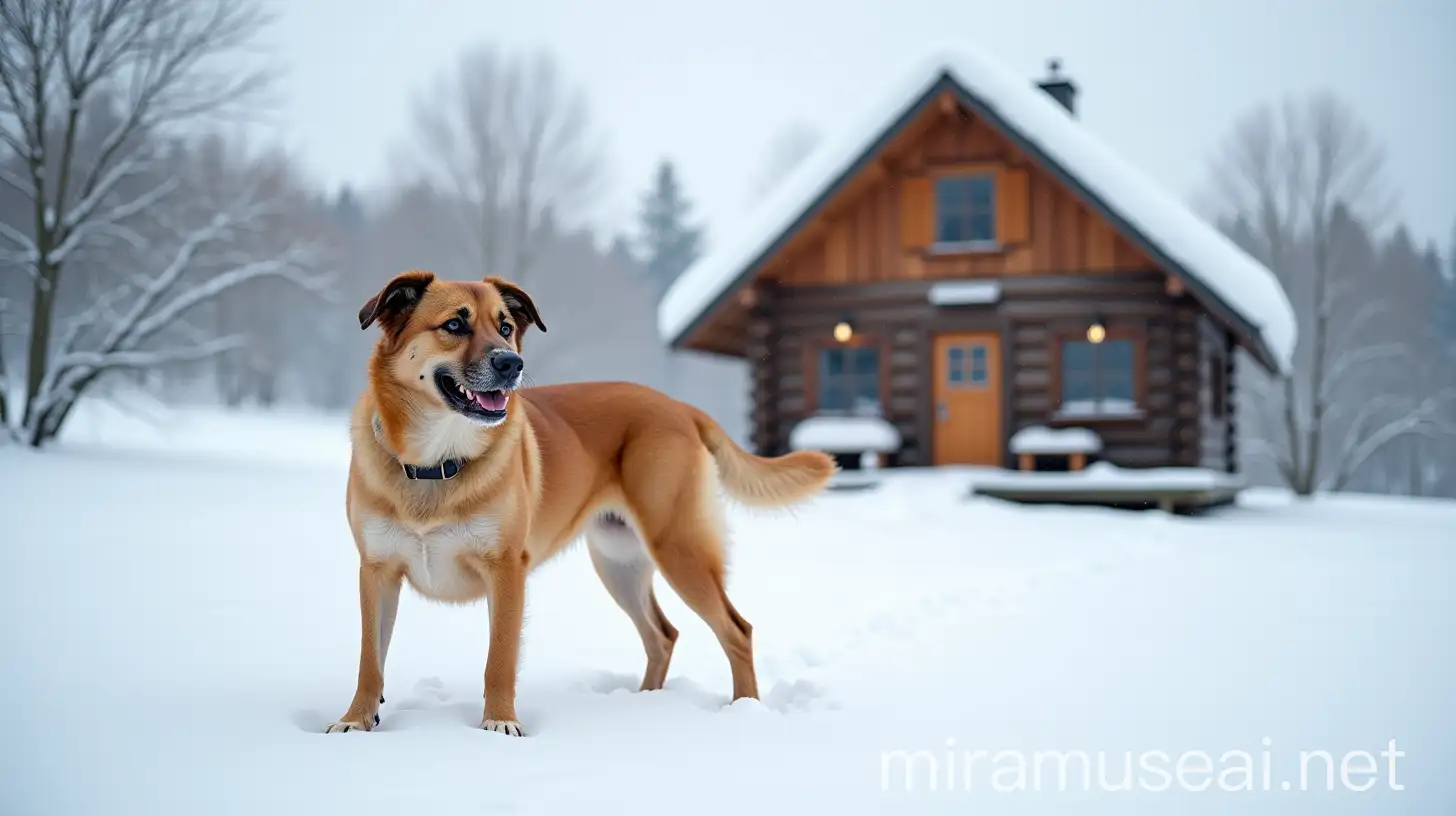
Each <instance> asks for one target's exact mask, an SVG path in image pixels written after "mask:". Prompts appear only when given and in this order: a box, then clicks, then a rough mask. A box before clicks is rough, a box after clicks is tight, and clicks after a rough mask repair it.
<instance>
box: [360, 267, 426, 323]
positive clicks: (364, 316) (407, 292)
mask: <svg viewBox="0 0 1456 816" xmlns="http://www.w3.org/2000/svg"><path fill="white" fill-rule="evenodd" d="M434 279H435V274H434V273H433V272H426V271H424V270H422V269H412V270H410V271H409V272H401V273H400V274H398V275H396V276H395V277H394V280H391V281H390V282H389V283H387V284H385V285H384V288H383V289H381V290H379V294H377V295H375V296H374V297H372V298H369V300H368V301H366V302H365V303H364V307H363V308H361V309H360V310H359V328H360V329H367V328H369V327H370V326H371V325H373V324H374V321H376V320H377V321H379V323H380V325H381V326H383V327H384V328H385V329H394V328H397V327H399V326H400V325H402V324H403V322H404V319H405V318H408V317H409V315H410V312H413V311H414V310H415V306H418V305H419V302H420V298H421V297H423V296H424V294H425V289H426V288H427V287H429V285H430V283H431V281H433V280H434Z"/></svg>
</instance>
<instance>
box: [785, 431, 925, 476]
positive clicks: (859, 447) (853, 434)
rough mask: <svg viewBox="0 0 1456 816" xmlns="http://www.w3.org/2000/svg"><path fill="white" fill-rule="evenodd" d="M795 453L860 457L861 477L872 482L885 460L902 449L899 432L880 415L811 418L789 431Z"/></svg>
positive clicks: (790, 444) (790, 445)
mask: <svg viewBox="0 0 1456 816" xmlns="http://www.w3.org/2000/svg"><path fill="white" fill-rule="evenodd" d="M789 447H790V448H791V449H793V450H817V451H823V452H824V453H828V454H831V455H835V456H858V457H859V467H860V470H861V471H867V473H862V474H861V478H866V477H867V478H870V479H873V478H874V477H873V474H874V471H876V470H878V469H879V467H880V465H881V464H882V457H883V456H885V455H886V454H889V453H894V452H895V451H897V450H899V449H900V431H899V430H897V429H896V428H895V426H894V425H891V424H890V423H889V422H886V421H885V420H884V418H882V417H877V416H812V417H809V418H808V419H805V420H802V421H801V422H799V424H797V425H795V426H794V429H793V430H792V431H790V432H789Z"/></svg>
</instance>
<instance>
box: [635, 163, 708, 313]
mask: <svg viewBox="0 0 1456 816" xmlns="http://www.w3.org/2000/svg"><path fill="white" fill-rule="evenodd" d="M691 212H692V205H691V204H690V203H689V202H688V200H687V198H686V196H684V195H683V191H682V185H681V184H680V183H679V182H678V178H677V171H676V170H675V169H674V168H673V165H672V162H670V161H667V160H663V161H662V162H661V163H660V164H658V166H657V172H656V173H655V174H654V175H653V180H652V186H651V187H650V188H649V189H648V190H647V192H646V193H644V194H643V196H642V206H641V209H640V210H639V211H638V220H639V222H640V224H639V226H640V229H641V234H640V235H639V237H638V240H639V242H640V243H641V247H642V254H643V256H644V259H645V272H646V275H647V278H648V281H649V284H650V285H651V287H652V293H653V297H655V298H661V297H662V295H663V293H665V292H666V291H667V288H668V287H669V286H671V285H672V282H673V281H675V280H677V276H678V275H681V274H682V273H683V271H684V270H686V269H687V268H688V267H689V266H691V265H692V264H693V262H694V261H696V260H697V259H698V255H699V254H700V253H701V252H702V244H703V230H702V227H699V226H697V225H694V224H692V223H691V222H690V220H689V215H690V213H691Z"/></svg>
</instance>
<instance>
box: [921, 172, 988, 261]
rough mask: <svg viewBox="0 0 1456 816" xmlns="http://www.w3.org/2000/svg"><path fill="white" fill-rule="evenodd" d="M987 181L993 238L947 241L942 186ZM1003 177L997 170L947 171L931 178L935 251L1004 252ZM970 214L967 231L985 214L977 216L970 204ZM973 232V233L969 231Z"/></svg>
mask: <svg viewBox="0 0 1456 816" xmlns="http://www.w3.org/2000/svg"><path fill="white" fill-rule="evenodd" d="M976 180H984V181H985V182H986V183H987V184H988V185H989V186H990V188H991V198H990V202H989V203H988V205H987V206H988V208H989V211H988V212H987V213H986V215H987V216H988V217H989V218H990V222H991V235H990V237H988V238H968V239H963V240H958V241H947V240H943V239H942V238H941V233H940V227H941V212H942V207H941V203H942V198H941V185H942V184H943V183H945V182H958V181H976ZM1000 181H1001V179H1000V173H999V172H997V170H996V168H993V167H985V168H980V167H977V168H968V169H956V170H944V171H941V172H938V173H935V174H934V175H933V176H932V177H931V183H930V199H931V249H933V250H934V251H936V252H957V251H962V252H963V251H984V250H997V249H1000V248H1001V242H1000V235H1001V231H1000V230H1001V225H1000V223H999V222H1000V218H1001V213H1000V195H1001V184H1000ZM966 207H967V213H966V214H965V220H966V222H967V227H969V226H970V224H971V223H973V221H974V219H975V217H976V216H977V215H980V214H981V213H979V212H976V211H975V209H974V205H972V204H971V203H970V202H969V200H968V202H967V204H966ZM968 231H969V230H968Z"/></svg>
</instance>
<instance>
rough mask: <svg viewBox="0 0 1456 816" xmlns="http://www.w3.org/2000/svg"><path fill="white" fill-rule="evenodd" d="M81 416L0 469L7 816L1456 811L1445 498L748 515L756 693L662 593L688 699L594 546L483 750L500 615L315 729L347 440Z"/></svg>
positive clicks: (475, 611) (944, 483)
mask: <svg viewBox="0 0 1456 816" xmlns="http://www.w3.org/2000/svg"><path fill="white" fill-rule="evenodd" d="M78 422H79V423H80V424H78V425H77V426H76V428H75V429H74V431H73V432H72V433H71V434H69V435H68V437H67V440H66V443H65V444H64V445H62V446H60V447H59V448H57V449H56V450H54V451H50V452H47V453H45V454H33V453H29V452H24V451H19V450H15V449H0V548H3V549H0V552H3V553H4V555H5V558H6V565H7V567H8V569H7V570H6V572H5V588H4V591H3V592H0V692H3V700H4V702H5V704H6V707H5V710H4V712H3V714H0V746H3V752H0V756H3V762H0V813H5V814H7V815H8V814H16V815H17V816H20V815H21V814H67V816H78V815H79V814H146V815H147V816H159V815H160V814H189V816H190V814H197V813H208V814H214V813H216V814H258V813H267V814H270V816H284V814H294V813H298V814H305V813H307V814H318V813H349V814H374V813H379V814H400V813H428V814H431V816H446V815H447V814H484V813H531V814H536V813H540V814H568V813H570V814H580V813H622V812H632V813H643V814H646V813H682V814H716V813H734V814H739V813H744V812H748V813H759V814H777V813H804V814H810V813H816V814H817V813H826V814H829V813H833V814H857V813H894V814H905V813H922V812H923V813H968V812H981V813H1053V812H1056V813H1060V812H1063V811H1070V812H1074V813H1085V812H1097V813H1115V814H1123V813H1150V814H1168V813H1178V814H1201V813H1210V814H1223V813H1230V812H1240V813H1279V814H1290V813H1292V814H1303V813H1311V814H1314V813H1318V814H1330V813H1362V814H1365V813H1381V814H1395V813H1411V814H1436V813H1450V812H1452V810H1451V808H1452V807H1453V805H1456V769H1453V766H1456V731H1453V726H1456V716H1453V715H1456V703H1453V689H1456V659H1453V658H1456V614H1453V613H1456V604H1453V602H1452V601H1451V595H1450V592H1451V585H1452V581H1453V578H1456V504H1453V503H1435V502H1426V503H1421V502H1403V501H1392V500H1379V499H1371V498H1350V497H1342V498H1330V499H1321V500H1319V501H1316V502H1313V503H1295V502H1291V501H1289V500H1288V499H1286V498H1284V497H1282V496H1281V495H1279V494H1273V493H1260V494H1253V495H1251V496H1249V497H1248V498H1247V499H1246V500H1245V501H1244V503H1243V504H1242V505H1241V506H1240V507H1238V508H1233V509H1230V510H1229V511H1227V512H1223V513H1220V514H1218V515H1217V516H1214V517H1209V518H1203V519H1183V518H1174V517H1169V516H1165V515H1162V514H1159V513H1129V512H1119V511H1109V510H1097V509H1080V510H1072V509H1060V508H1049V507H1040V508H1022V507H1016V506H1010V505H1005V504H1001V503H998V502H995V501H992V500H980V499H975V500H968V499H966V498H965V497H964V492H965V486H966V475H965V474H963V473H954V472H947V473H928V472H915V473H909V472H906V473H893V474H889V475H887V476H886V479H885V482H884V484H883V486H882V487H881V488H880V489H878V490H874V491H867V492H857V493H852V494H850V493H844V494H830V495H826V496H825V497H823V498H822V499H820V500H818V501H817V502H815V503H814V504H812V505H810V506H808V507H805V508H803V509H801V510H799V511H797V512H794V513H781V514H761V513H759V514H750V513H747V512H737V511H735V512H734V514H733V516H732V521H733V527H734V531H735V543H734V550H733V556H734V558H733V566H734V570H733V574H732V577H731V585H730V592H731V594H732V597H733V599H734V601H735V603H736V604H737V605H738V607H739V608H740V609H741V610H742V611H743V612H744V614H745V615H746V617H747V618H748V619H749V620H750V621H751V622H752V623H753V624H754V626H755V637H756V646H757V653H758V666H759V672H760V685H761V688H762V690H763V700H762V702H739V703H737V704H733V705H726V703H727V695H728V691H729V687H730V686H729V677H728V667H727V663H726V661H725V660H724V658H723V656H722V653H721V652H720V651H719V649H718V646H717V645H716V643H715V642H714V640H713V638H712V636H711V634H710V633H709V632H708V630H707V628H706V627H705V626H704V625H703V624H702V623H701V622H700V621H698V620H697V619H696V618H695V617H694V616H693V615H692V614H691V613H690V612H688V611H687V610H686V609H685V608H684V607H683V605H682V604H681V603H680V602H679V601H678V600H677V598H676V597H675V596H673V595H672V594H671V592H670V590H665V589H660V590H659V592H660V597H661V598H662V601H663V605H664V608H665V610H666V612H667V615H668V617H669V618H670V619H671V620H672V621H673V622H674V623H675V624H676V625H677V626H678V627H679V628H680V629H681V630H682V637H681V639H680V641H679V645H678V648H677V651H676V654H675V656H674V660H673V664H672V670H671V673H670V679H669V681H668V688H667V689H665V690H664V691H661V692H654V693H647V694H641V693H636V692H635V691H633V689H635V686H636V684H637V682H638V679H639V672H640V671H641V669H642V667H643V657H642V653H641V647H640V645H639V642H638V640H637V636H636V634H635V633H634V631H633V629H632V627H631V626H630V624H629V623H628V621H627V618H626V617H625V616H624V615H622V614H621V613H620V612H619V611H617V609H616V608H615V607H614V606H613V605H612V603H611V601H610V600H609V599H608V597H607V594H606V592H605V591H604V590H603V589H602V588H601V586H600V585H599V584H598V583H597V580H596V578H595V575H594V574H593V572H592V570H591V567H590V565H589V564H588V561H587V558H586V555H585V553H584V552H582V551H581V550H580V549H579V548H578V549H573V550H571V551H569V552H568V553H567V554H566V555H565V556H564V557H563V558H561V559H560V560H558V561H556V562H554V563H552V564H550V565H548V566H546V567H545V568H543V569H542V570H541V571H540V572H538V573H537V574H536V576H535V577H534V579H533V581H532V583H531V585H530V608H529V616H528V622H527V633H526V642H525V648H524V655H523V661H524V662H523V667H522V675H521V681H520V698H519V709H520V713H521V715H522V718H523V720H524V723H525V726H526V727H527V728H528V729H529V731H530V734H531V735H530V736H528V737H527V738H524V739H515V738H510V737H505V736H501V735H496V734H489V733H485V732H482V731H479V730H476V729H475V728H474V727H473V726H474V725H475V724H476V723H477V721H478V720H479V718H480V708H481V701H480V696H481V691H482V673H483V670H484V658H485V650H486V643H487V637H486V635H487V630H486V616H485V612H484V609H483V607H443V606H435V605H431V604H427V603H425V602H422V601H421V600H420V599H418V598H417V597H413V596H409V595H408V594H407V595H406V599H405V601H404V604H403V607H402V610H401V613H400V620H399V626H398V628H397V630H396V635H395V640H394V646H393V648H392V649H391V651H390V655H389V666H388V670H387V677H386V697H387V698H388V703H387V704H386V705H385V706H384V709H383V723H382V726H381V727H380V729H379V730H378V731H376V732H374V733H354V734H348V735H327V736H326V735H324V734H322V733H321V731H322V729H323V726H324V725H325V724H326V723H327V722H328V721H329V720H331V719H332V718H334V717H336V716H337V715H339V714H340V713H341V712H342V711H343V709H344V707H345V706H346V705H347V703H348V701H349V697H350V695H351V694H352V692H353V684H354V677H355V667H356V660H357V651H356V649H357V640H358V634H357V629H356V627H357V612H356V597H355V592H356V589H355V587H356V581H355V572H354V566H355V555H354V550H353V546H352V544H351V541H350V539H349V534H348V531H347V529H346V526H345V523H344V517H343V488H344V469H345V462H346V458H347V440H346V438H345V432H344V424H343V420H342V418H335V417H305V416H294V417H289V418H287V419H277V418H270V417H259V416H247V415H244V416H241V417H235V416H222V415H217V414H210V413H206V412H200V413H197V412H194V413H180V414H174V415H169V416H167V417H166V418H165V421H164V422H163V423H162V424H161V425H160V426H151V425H148V424H146V423H144V422H142V421H141V420H139V419H138V418H136V417H125V416H120V415H109V416H101V415H92V416H88V417H82V418H78ZM1392 741H1394V750H1395V751H1396V752H1399V753H1395V754H1392V753H1391V745H1392ZM1301 751H1324V752H1328V757H1329V759H1330V760H1332V761H1333V765H1334V767H1333V774H1334V777H1333V787H1334V788H1335V789H1334V790H1333V791H1331V790H1328V789H1327V788H1328V787H1329V784H1328V782H1329V778H1328V777H1327V776H1326V767H1327V763H1326V760H1325V759H1324V757H1322V756H1321V755H1318V754H1315V755H1311V756H1310V757H1309V758H1307V759H1306V760H1305V761H1304V765H1305V767H1306V768H1307V771H1308V772H1307V774H1306V780H1305V782H1304V783H1301V772H1300V766H1301ZM1361 752H1367V753H1361ZM1382 752H1384V754H1382ZM1392 756H1393V770H1392ZM1129 759H1130V760H1131V764H1130V765H1129ZM1084 760H1086V763H1089V764H1084ZM1342 764H1343V771H1342V767H1341V766H1342ZM1084 767H1086V768H1088V769H1089V770H1090V779H1088V778H1087V777H1085V776H1084V772H1083V770H1084ZM1180 769H1181V774H1180ZM1125 772H1126V773H1125ZM1064 774H1065V775H1064ZM1129 774H1130V775H1129ZM932 777H933V778H934V779H933V780H932ZM948 780H949V784H948ZM1124 781H1127V782H1128V783H1129V786H1130V787H1131V790H1130V791H1127V790H1118V791H1112V790H1109V788H1115V787H1119V786H1120V785H1121V783H1123V782H1124ZM1285 783H1288V784H1289V786H1290V789H1288V790H1286V789H1285V788H1284V785H1285ZM1392 783H1393V784H1392ZM1245 784H1247V786H1248V788H1249V789H1243V788H1244V786H1245ZM1367 784H1368V785H1369V786H1370V787H1369V789H1368V790H1364V791H1357V790H1353V789H1352V787H1353V788H1363V787H1365V786H1366V785H1367ZM1205 785H1206V787H1204V786H1205ZM1394 786H1398V787H1399V788H1400V789H1399V790H1396V789H1393V787H1394ZM907 788H908V789H907ZM1198 788H1204V789H1202V790H1197V789H1198ZM1234 788H1237V790H1230V789H1234ZM1301 788H1308V789H1307V790H1301ZM629 808H630V810H629Z"/></svg>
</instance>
